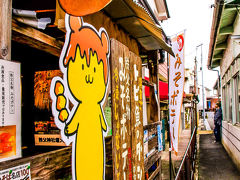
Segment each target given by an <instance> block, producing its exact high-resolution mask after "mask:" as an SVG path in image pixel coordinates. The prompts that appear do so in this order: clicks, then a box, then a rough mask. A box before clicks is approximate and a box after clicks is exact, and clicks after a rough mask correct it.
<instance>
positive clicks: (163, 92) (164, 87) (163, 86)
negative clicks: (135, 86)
mask: <svg viewBox="0 0 240 180" xmlns="http://www.w3.org/2000/svg"><path fill="white" fill-rule="evenodd" d="M149 91H150V89H149V87H147V86H145V96H146V97H149ZM159 98H160V101H163V100H168V83H165V82H162V81H159Z"/></svg>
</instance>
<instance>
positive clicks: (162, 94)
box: [159, 81, 168, 101]
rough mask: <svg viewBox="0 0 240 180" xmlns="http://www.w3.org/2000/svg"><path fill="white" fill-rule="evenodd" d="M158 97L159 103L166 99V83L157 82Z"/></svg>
mask: <svg viewBox="0 0 240 180" xmlns="http://www.w3.org/2000/svg"><path fill="white" fill-rule="evenodd" d="M159 97H160V101H162V100H167V99H168V83H165V82H162V81H159Z"/></svg>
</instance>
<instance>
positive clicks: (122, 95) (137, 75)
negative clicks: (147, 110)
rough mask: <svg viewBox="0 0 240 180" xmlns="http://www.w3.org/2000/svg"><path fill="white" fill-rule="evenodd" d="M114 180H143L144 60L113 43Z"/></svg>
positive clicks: (122, 46) (121, 45)
mask: <svg viewBox="0 0 240 180" xmlns="http://www.w3.org/2000/svg"><path fill="white" fill-rule="evenodd" d="M111 69H112V71H111V73H112V74H111V77H112V79H111V80H112V118H113V119H112V128H113V136H112V137H113V148H112V149H113V179H143V178H144V154H143V153H144V152H143V136H144V134H143V103H142V66H141V59H140V58H139V57H138V56H136V55H135V54H134V53H132V52H130V51H129V49H128V48H127V47H126V46H125V45H123V44H122V43H120V42H118V41H117V40H114V39H112V40H111Z"/></svg>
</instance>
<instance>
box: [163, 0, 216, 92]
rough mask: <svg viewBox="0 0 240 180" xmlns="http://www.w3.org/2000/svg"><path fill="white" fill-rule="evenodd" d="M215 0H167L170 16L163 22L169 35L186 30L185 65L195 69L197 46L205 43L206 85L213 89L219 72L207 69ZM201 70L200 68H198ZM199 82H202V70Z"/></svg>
mask: <svg viewBox="0 0 240 180" xmlns="http://www.w3.org/2000/svg"><path fill="white" fill-rule="evenodd" d="M212 4H214V0H167V5H168V10H169V13H170V18H169V19H168V20H166V21H164V22H162V23H161V25H162V27H163V29H164V31H165V33H166V34H167V36H172V35H174V34H176V33H178V32H181V31H183V30H185V67H186V68H191V69H193V67H194V57H195V56H196V46H198V45H199V44H201V43H203V47H202V48H203V53H202V54H203V70H204V86H206V87H208V88H210V89H212V87H213V84H214V83H215V81H216V79H217V72H214V71H209V70H207V58H208V48H209V40H210V30H211V25H212V13H213V8H211V7H210V6H211V5H212ZM197 60H198V67H200V66H201V48H198V50H197ZM198 70H199V68H198ZM198 83H199V84H202V80H201V72H199V73H198Z"/></svg>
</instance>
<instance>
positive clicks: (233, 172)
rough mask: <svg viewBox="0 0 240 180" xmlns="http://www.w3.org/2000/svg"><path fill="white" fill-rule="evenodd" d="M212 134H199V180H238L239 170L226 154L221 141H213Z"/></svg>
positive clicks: (239, 177)
mask: <svg viewBox="0 0 240 180" xmlns="http://www.w3.org/2000/svg"><path fill="white" fill-rule="evenodd" d="M214 139H215V138H214V135H213V134H201V135H200V142H199V143H200V149H199V153H200V155H199V156H200V157H199V158H200V159H199V179H200V180H208V179H209V180H238V179H240V172H239V171H238V170H237V168H236V167H235V165H234V164H233V162H232V160H231V159H230V157H229V156H228V154H227V152H226V151H225V149H224V147H223V146H222V144H221V143H213V142H214Z"/></svg>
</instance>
